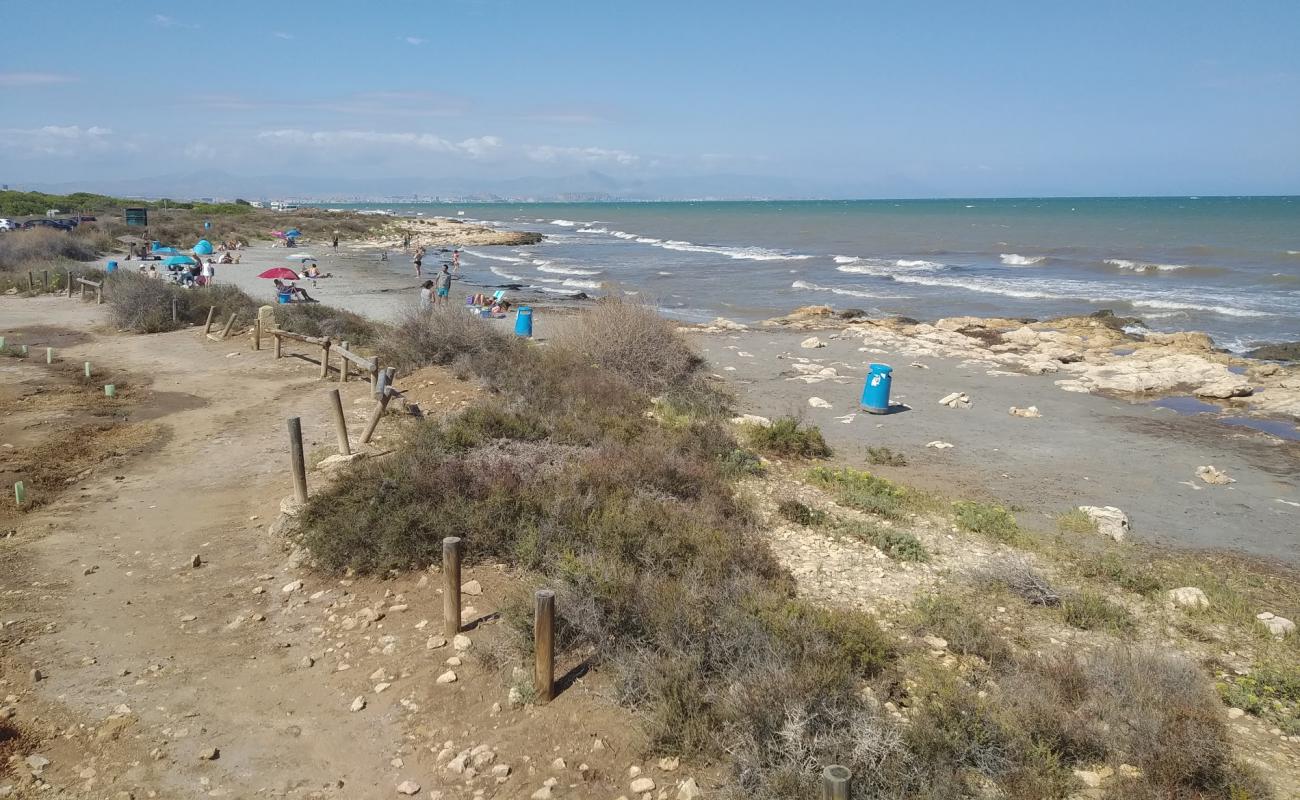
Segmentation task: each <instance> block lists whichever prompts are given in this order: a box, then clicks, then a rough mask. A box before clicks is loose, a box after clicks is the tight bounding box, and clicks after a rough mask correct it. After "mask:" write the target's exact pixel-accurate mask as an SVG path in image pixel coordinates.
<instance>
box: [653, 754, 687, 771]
mask: <svg viewBox="0 0 1300 800" xmlns="http://www.w3.org/2000/svg"><path fill="white" fill-rule="evenodd" d="M681 765H682V761H681V759H680V758H677V757H675V756H674V757H670V758H661V759H659V769H661V770H663V771H664V772H674V771H676V769H677V768H678V767H680V766H681Z"/></svg>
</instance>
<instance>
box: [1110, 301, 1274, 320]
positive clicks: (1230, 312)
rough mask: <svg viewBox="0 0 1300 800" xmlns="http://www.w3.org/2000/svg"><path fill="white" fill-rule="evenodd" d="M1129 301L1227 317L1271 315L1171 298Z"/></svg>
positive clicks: (1134, 303)
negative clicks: (1182, 301) (1181, 301)
mask: <svg viewBox="0 0 1300 800" xmlns="http://www.w3.org/2000/svg"><path fill="white" fill-rule="evenodd" d="M1129 303H1130V304H1131V305H1133V306H1136V307H1139V308H1167V309H1173V310H1175V311H1205V312H1207V313H1210V314H1224V315H1226V316H1229V317H1271V316H1273V315H1272V314H1270V313H1268V312H1267V311H1252V310H1251V309H1248V308H1231V307H1229V306H1203V305H1200V304H1199V303H1179V302H1175V301H1172V300H1130V301H1129Z"/></svg>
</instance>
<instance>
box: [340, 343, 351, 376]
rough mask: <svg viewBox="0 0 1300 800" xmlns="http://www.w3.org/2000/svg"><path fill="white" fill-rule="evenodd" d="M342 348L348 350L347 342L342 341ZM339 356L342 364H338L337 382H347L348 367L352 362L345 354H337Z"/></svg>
mask: <svg viewBox="0 0 1300 800" xmlns="http://www.w3.org/2000/svg"><path fill="white" fill-rule="evenodd" d="M343 349H344V350H350V348H349V347H348V343H347V342H344V343H343ZM339 358H340V359H341V360H342V362H343V363H342V364H339V383H347V382H348V368H349V367H350V366H351V365H352V362H350V361H348V359H347V356H339Z"/></svg>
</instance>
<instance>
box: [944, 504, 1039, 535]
mask: <svg viewBox="0 0 1300 800" xmlns="http://www.w3.org/2000/svg"><path fill="white" fill-rule="evenodd" d="M953 513H954V515H955V517H956V519H957V524H958V525H960V526H961V527H962V528H964V529H966V530H968V531H971V532H972V533H978V534H979V535H981V536H986V537H988V538H990V539H994V540H996V541H999V542H1003V543H1004V544H1013V543H1015V542H1018V541H1020V539H1021V538H1022V532H1021V530H1020V525H1019V523H1017V522H1016V518H1015V517H1014V516H1013V515H1012V514H1011V512H1010V511H1008V510H1006V509H1005V508H1003V507H1002V506H998V505H989V504H987V503H976V502H972V501H964V502H960V503H955V504H954V505H953Z"/></svg>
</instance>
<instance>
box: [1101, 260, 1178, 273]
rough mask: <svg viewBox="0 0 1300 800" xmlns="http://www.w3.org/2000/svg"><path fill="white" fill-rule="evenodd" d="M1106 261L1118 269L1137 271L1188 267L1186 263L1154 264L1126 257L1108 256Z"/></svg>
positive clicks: (1172, 269) (1171, 270) (1169, 270)
mask: <svg viewBox="0 0 1300 800" xmlns="http://www.w3.org/2000/svg"><path fill="white" fill-rule="evenodd" d="M1104 263H1106V264H1110V265H1111V266H1112V267H1115V268H1116V269H1131V270H1133V271H1135V272H1147V271H1160V272H1173V271H1174V270H1179V269H1187V265H1186V264H1153V263H1148V262H1146V261H1129V260H1128V259H1125V258H1108V259H1106V260H1105V262H1104Z"/></svg>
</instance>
